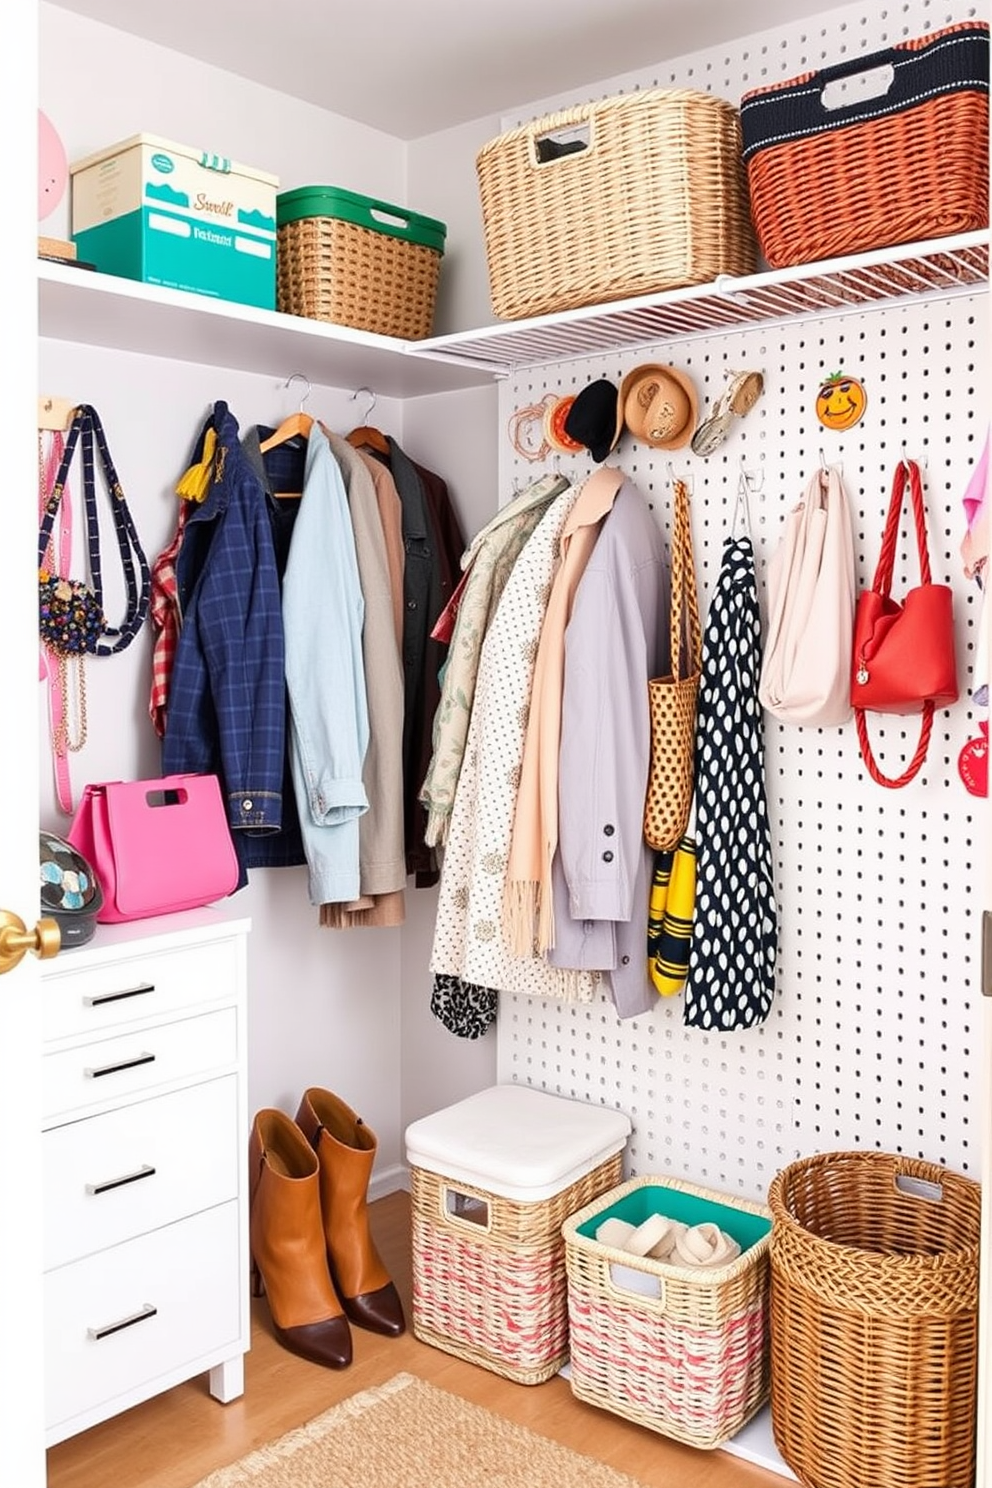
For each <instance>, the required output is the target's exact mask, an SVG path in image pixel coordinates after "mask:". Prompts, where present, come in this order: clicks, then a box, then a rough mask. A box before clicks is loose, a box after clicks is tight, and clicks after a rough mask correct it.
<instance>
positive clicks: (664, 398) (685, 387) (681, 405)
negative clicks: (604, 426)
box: [616, 362, 699, 449]
mask: <svg viewBox="0 0 992 1488" xmlns="http://www.w3.org/2000/svg"><path fill="white" fill-rule="evenodd" d="M698 411H699V402H698V398H697V396H696V388H695V384H694V383H693V381H692V378H691V377H690V376H689V375H688V373H686V372H680V371H679V369H678V368H677V367H668V366H664V365H663V364H661V363H659V362H646V363H645V364H644V365H643V366H640V367H634V368H633V370H632V371H630V372H628V373H627V376H626V377H625V378H624V380H623V382H622V383H621V385H620V396H619V398H618V399H617V429H616V437H617V438H618V439H619V437H620V434H621V432H622V430H623V427H624V425H626V426H627V428H628V429H629V430H630V432H631V434H633V436H634V438H635V439H639V440H640V441H641V443H642V444H649V445H650V446H651V447H652V449H681V448H682V446H683V445H685V444H688V443H689V440H690V439H691V438H692V432H693V430H694V429H695V427H696V417H697V414H698Z"/></svg>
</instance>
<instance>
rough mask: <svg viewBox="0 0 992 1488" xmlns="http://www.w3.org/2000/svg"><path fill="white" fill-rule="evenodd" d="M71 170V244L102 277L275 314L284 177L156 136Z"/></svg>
mask: <svg viewBox="0 0 992 1488" xmlns="http://www.w3.org/2000/svg"><path fill="white" fill-rule="evenodd" d="M69 170H70V174H71V178H72V236H73V240H74V241H75V244H76V247H77V249H78V252H79V257H80V258H81V259H86V260H88V261H89V262H90V263H93V264H95V265H96V267H97V269H98V270H99V271H100V272H101V273H104V274H120V275H122V276H123V277H124V278H125V279H142V280H144V281H145V283H147V284H161V285H164V286H165V287H166V288H168V289H187V290H192V291H194V292H195V293H196V294H205V295H212V296H214V297H215V298H218V299H223V300H238V301H240V302H241V303H242V304H246V305H257V306H259V307H260V308H262V309H265V310H273V309H274V308H275V303H276V192H277V190H278V187H279V180H278V177H276V176H270V175H267V174H266V173H265V172H264V171H258V170H252V169H250V168H249V167H248V166H244V165H238V164H237V163H236V162H235V161H232V160H228V159H227V158H226V157H225V156H222V155H212V154H210V153H209V152H208V151H206V150H195V149H193V148H191V147H190V146H189V145H177V144H173V143H172V141H171V140H165V139H160V138H159V137H158V136H157V135H153V134H136V135H134V136H133V137H132V138H131V139H127V140H122V141H121V143H120V144H117V145H111V146H110V147H109V148H108V149H106V150H100V151H98V153H97V154H95V155H88V156H87V157H86V158H85V160H78V161H76V163H75V164H74V165H71V166H70V167H69Z"/></svg>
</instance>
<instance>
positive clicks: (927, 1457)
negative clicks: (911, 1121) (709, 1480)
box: [768, 1151, 981, 1488]
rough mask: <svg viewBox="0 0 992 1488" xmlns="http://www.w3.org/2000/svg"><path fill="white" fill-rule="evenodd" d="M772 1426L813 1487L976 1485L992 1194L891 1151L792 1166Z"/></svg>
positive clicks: (776, 1283)
mask: <svg viewBox="0 0 992 1488" xmlns="http://www.w3.org/2000/svg"><path fill="white" fill-rule="evenodd" d="M768 1202H769V1207H770V1208H771V1211H772V1245H771V1344H772V1428H773V1431H774V1435H775V1442H776V1445H777V1446H778V1449H779V1451H780V1452H781V1454H782V1457H783V1458H784V1459H785V1462H786V1463H787V1465H788V1466H789V1467H790V1468H791V1469H792V1471H793V1472H794V1473H795V1474H796V1475H797V1477H798V1478H799V1480H800V1482H801V1483H804V1484H806V1485H808V1488H938V1485H939V1488H971V1485H972V1484H973V1483H974V1472H975V1389H976V1379H977V1364H978V1249H979V1227H980V1203H981V1190H980V1188H979V1185H978V1184H977V1183H975V1182H974V1181H973V1180H971V1179H969V1178H965V1177H962V1176H960V1175H959V1174H956V1173H951V1172H948V1171H947V1170H946V1169H945V1168H941V1167H938V1166H936V1165H935V1164H933V1163H927V1162H923V1161H921V1160H919V1159H914V1158H908V1157H899V1156H894V1155H890V1154H888V1153H883V1152H867V1151H865V1152H833V1153H825V1154H821V1155H819V1156H814V1157H807V1158H802V1159H800V1160H799V1161H797V1162H794V1163H792V1164H791V1165H790V1166H789V1167H787V1168H785V1169H783V1171H782V1172H781V1173H779V1174H778V1175H777V1177H776V1178H775V1179H774V1181H773V1182H772V1185H771V1188H770V1190H769V1195H768Z"/></svg>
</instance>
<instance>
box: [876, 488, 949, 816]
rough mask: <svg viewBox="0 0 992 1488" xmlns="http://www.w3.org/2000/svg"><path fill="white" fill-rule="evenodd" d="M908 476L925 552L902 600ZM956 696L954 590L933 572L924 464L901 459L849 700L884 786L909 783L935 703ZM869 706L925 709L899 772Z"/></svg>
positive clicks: (919, 542) (881, 709)
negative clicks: (877, 749)
mask: <svg viewBox="0 0 992 1488" xmlns="http://www.w3.org/2000/svg"><path fill="white" fill-rule="evenodd" d="M907 480H908V483H909V491H910V496H911V498H912V503H913V517H914V519H915V524H916V544H917V548H918V550H919V555H920V579H921V583H920V585H919V587H918V588H916V589H910V590H908V591H907V593H906V596H905V598H904V600H903V602H902V603H901V604H899V603H898V602H897V601H896V600H894V599H893V598H892V596H891V589H892V569H893V565H894V562H895V553H896V540H897V538H898V535H899V516H900V512H901V511H902V503H903V497H904V495H905V491H906V483H907ZM957 697H958V682H957V667H956V664H955V659H954V616H953V612H952V606H951V590H950V587H949V586H948V585H947V584H934V583H933V582H932V581H931V578H930V554H929V552H928V549H927V522H926V511H925V509H924V505H923V487H922V484H921V482H920V471H919V467H918V466H917V465H915V464H914V463H913V461H912V460H901V461H900V462H899V465H898V466H897V467H896V472H895V476H894V478H893V481H892V499H891V500H890V502H889V513H888V516H887V517H886V520H885V531H884V533H883V535H882V547H881V551H880V552H879V555H878V567H877V568H876V570H875V579H874V582H873V583H872V586H871V588H870V589H866V590H864V592H863V593H862V594H861V595H860V596H859V597H858V605H857V609H856V611H855V616H854V654H853V665H852V670H851V703H852V705H853V707H854V710H855V721H856V723H857V729H858V743H859V744H860V746H861V758H862V759H863V760H864V762H865V766H866V768H867V770H868V773H869V775H870V776H871V778H872V779H873V780H875V781H877V782H878V784H879V785H886V786H890V787H893V788H894V787H897V786H901V785H908V784H909V782H910V781H911V780H912V779H913V778H914V776H916V775H917V774H918V773H919V771H920V768H921V766H922V765H923V761H924V760H925V759H926V757H927V749H928V748H929V745H930V731H931V728H932V726H933V715H934V710H935V709H936V708H946V707H948V705H949V704H951V703H953V702H956V701H957ZM866 711H870V712H873V713H922V715H923V722H922V725H921V728H920V742H919V744H918V745H917V747H916V753H915V754H914V755H913V758H912V759H911V760H910V762H909V764H908V765H907V766H906V768H905V770H904V771H903V773H902V774H901V775H900V776H898V778H896V779H894V780H893V779H890V778H889V776H887V775H883V774H882V771H881V770H880V769H879V767H878V765H877V764H876V763H875V759H874V756H873V755H872V751H871V744H870V742H869V740H868V723H867V720H866V718H865V713H866Z"/></svg>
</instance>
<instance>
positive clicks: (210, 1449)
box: [11, 1193, 784, 1488]
mask: <svg viewBox="0 0 992 1488" xmlns="http://www.w3.org/2000/svg"><path fill="white" fill-rule="evenodd" d="M372 1216H373V1228H374V1232H375V1236H376V1243H377V1244H378V1246H379V1249H380V1251H381V1253H382V1257H383V1260H384V1261H385V1263H386V1265H387V1267H388V1268H389V1271H390V1274H391V1276H392V1278H393V1280H394V1281H395V1283H396V1285H397V1287H398V1288H399V1290H400V1293H401V1295H402V1297H403V1303H404V1306H405V1308H406V1311H407V1321H408V1323H409V1319H410V1241H409V1230H410V1199H409V1195H408V1194H405V1193H395V1194H390V1195H389V1196H388V1197H387V1198H384V1199H380V1200H379V1201H378V1202H377V1203H376V1204H374V1205H373V1206H372ZM252 1307H253V1309H254V1318H253V1327H252V1349H251V1352H250V1353H249V1355H248V1357H247V1359H246V1361H245V1366H246V1367H245V1393H244V1395H243V1396H242V1397H241V1399H239V1400H236V1401H232V1403H231V1404H230V1405H219V1404H218V1403H217V1402H216V1401H215V1400H213V1399H211V1397H210V1395H209V1394H208V1393H207V1387H206V1377H205V1376H204V1377H202V1378H200V1379H196V1380H192V1381H190V1382H189V1383H188V1384H185V1385H180V1386H179V1387H178V1388H176V1389H174V1390H169V1391H168V1392H167V1393H165V1394H164V1395H159V1396H157V1397H156V1398H155V1399H154V1400H149V1401H147V1402H146V1403H145V1404H144V1405H139V1406H135V1407H134V1409H132V1410H129V1411H126V1412H124V1413H123V1414H122V1415H119V1416H116V1417H115V1418H114V1419H113V1420H110V1421H105V1422H103V1424H102V1425H100V1426H94V1427H93V1428H92V1429H91V1430H90V1431H85V1432H82V1433H80V1435H78V1436H75V1437H72V1438H71V1439H70V1440H69V1441H65V1442H60V1443H59V1445H58V1446H56V1447H53V1448H51V1450H50V1451H49V1453H48V1484H49V1488H191V1485H193V1484H195V1483H198V1482H199V1480H200V1479H201V1478H202V1477H205V1476H206V1474H207V1473H209V1472H212V1471H213V1470H214V1469H215V1468H218V1467H222V1466H224V1465H226V1464H227V1463H229V1462H233V1461H235V1460H236V1459H237V1458H239V1457H242V1456H244V1454H245V1453H247V1452H250V1451H252V1449H253V1448H255V1447H257V1446H259V1445H261V1444H262V1443H263V1442H267V1441H271V1440H273V1439H274V1438H275V1437H277V1436H280V1435H281V1434H282V1433H283V1432H285V1431H288V1430H290V1429H291V1428H292V1427H294V1426H298V1425H300V1424H301V1423H302V1422H304V1421H307V1420H309V1419H310V1418H311V1417H313V1416H316V1415H318V1414H319V1413H320V1412H321V1411H323V1410H326V1409H327V1408H328V1406H331V1405H333V1404H334V1403H335V1402H336V1401H338V1400H342V1399H344V1398H345V1397H346V1396H348V1395H354V1394H355V1393H357V1391H359V1390H365V1389H368V1388H369V1387H370V1386H372V1385H378V1384H381V1383H383V1381H385V1380H387V1379H389V1378H391V1377H392V1375H394V1374H397V1373H398V1372H399V1371H401V1370H407V1371H409V1373H411V1374H416V1375H418V1376H419V1377H420V1378H421V1379H426V1380H430V1381H431V1382H432V1383H434V1384H436V1385H439V1386H441V1387H442V1388H443V1389H446V1390H450V1391H451V1392H452V1393H453V1394H455V1395H460V1396H462V1397H463V1398H465V1399H467V1400H473V1401H476V1402H477V1403H478V1404H480V1405H485V1406H488V1407H489V1408H490V1409H491V1410H494V1411H496V1412H498V1413H499V1414H500V1415H503V1416H507V1417H509V1418H511V1419H512V1420H514V1421H519V1422H520V1423H521V1424H522V1425H524V1426H528V1427H530V1428H531V1429H532V1430H534V1431H537V1432H539V1433H541V1434H542V1435H543V1436H549V1437H553V1438H555V1439H556V1440H558V1441H561V1442H564V1443H565V1444H566V1445H567V1446H570V1447H572V1448H573V1450H575V1451H577V1452H582V1453H585V1454H586V1455H587V1456H590V1457H596V1458H599V1459H600V1460H601V1461H603V1462H606V1463H609V1464H610V1465H611V1466H612V1467H614V1468H616V1469H618V1470H619V1471H622V1472H626V1473H629V1474H630V1475H631V1476H632V1477H634V1478H637V1479H639V1480H640V1481H641V1482H642V1483H644V1484H645V1485H647V1488H673V1485H677V1488H783V1482H784V1480H783V1479H782V1478H781V1477H778V1476H776V1475H775V1474H772V1473H767V1472H764V1471H763V1470H761V1469H760V1468H757V1467H753V1466H752V1465H751V1464H749V1463H746V1462H742V1461H741V1460H740V1459H739V1458H735V1457H731V1456H729V1455H728V1454H727V1453H724V1452H703V1451H697V1450H694V1449H693V1448H690V1447H684V1446H682V1445H681V1444H679V1443H677V1442H672V1441H668V1440H666V1439H665V1438H664V1437H662V1436H659V1435H657V1433H655V1432H653V1431H649V1430H647V1429H646V1428H644V1427H641V1426H635V1425H633V1424H631V1423H630V1422H627V1421H623V1420H621V1419H620V1418H619V1417H617V1416H613V1415H611V1414H610V1413H609V1412H607V1411H602V1410H598V1409H597V1408H596V1407H594V1406H589V1405H584V1404H582V1403H581V1402H579V1401H577V1400H576V1399H575V1398H574V1397H573V1395H572V1393H571V1390H570V1388H569V1386H568V1383H567V1381H565V1380H563V1379H560V1378H557V1377H556V1378H555V1379H552V1380H548V1381H547V1383H546V1384H543V1385H517V1384H514V1383H513V1382H512V1381H511V1380H506V1379H503V1378H502V1377H501V1376H499V1375H496V1374H492V1373H491V1372H490V1371H489V1370H486V1369H479V1368H477V1367H476V1366H475V1365H472V1364H466V1363H464V1362H463V1361H462V1360H460V1359H456V1358H454V1357H453V1356H452V1355H450V1354H446V1353H443V1352H441V1351H440V1350H438V1349H434V1348H430V1347H428V1346H427V1345H426V1344H422V1343H419V1342H418V1341H417V1340H416V1339H415V1338H414V1336H413V1333H412V1332H411V1331H410V1330H409V1328H408V1330H407V1332H406V1333H405V1334H404V1335H403V1336H402V1337H401V1338H381V1337H379V1336H378V1335H376V1334H373V1333H368V1332H365V1331H364V1330H362V1329H359V1328H355V1329H353V1330H352V1332H353V1337H354V1355H355V1357H354V1360H353V1362H352V1364H351V1366H350V1367H349V1368H348V1369H343V1370H332V1369H323V1368H321V1367H320V1366H318V1365H314V1364H309V1363H307V1362H306V1360H303V1359H299V1358H297V1357H296V1356H295V1355H294V1354H290V1353H288V1352H287V1351H286V1350H285V1349H283V1348H282V1347H281V1346H280V1345H279V1344H277V1343H276V1342H275V1340H274V1338H273V1337H272V1332H271V1326H270V1322H269V1314H268V1304H267V1303H266V1302H265V1301H264V1300H261V1301H253V1303H252ZM411 1447H412V1449H413V1450H416V1444H415V1443H411ZM355 1484H356V1488H359V1485H360V1484H361V1470H360V1464H356V1476H355ZM11 1488H13V1485H11ZM466 1488H471V1485H466Z"/></svg>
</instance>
